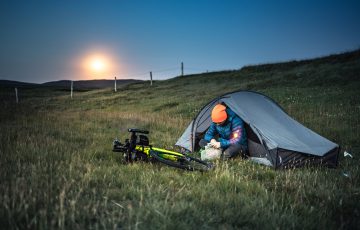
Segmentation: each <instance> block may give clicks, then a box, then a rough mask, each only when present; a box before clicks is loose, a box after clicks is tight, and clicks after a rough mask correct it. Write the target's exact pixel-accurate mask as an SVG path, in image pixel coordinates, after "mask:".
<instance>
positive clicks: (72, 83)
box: [71, 81, 74, 99]
mask: <svg viewBox="0 0 360 230" xmlns="http://www.w3.org/2000/svg"><path fill="white" fill-rule="evenodd" d="M73 88H74V82H73V81H71V99H72V98H73Z"/></svg>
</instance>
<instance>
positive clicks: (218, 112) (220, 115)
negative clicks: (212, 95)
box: [211, 104, 227, 123]
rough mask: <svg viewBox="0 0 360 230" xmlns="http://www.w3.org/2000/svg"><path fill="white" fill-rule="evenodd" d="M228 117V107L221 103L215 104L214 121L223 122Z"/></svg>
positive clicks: (212, 116) (212, 114)
mask: <svg viewBox="0 0 360 230" xmlns="http://www.w3.org/2000/svg"><path fill="white" fill-rule="evenodd" d="M226 118H227V113H226V107H225V106H223V105H221V104H217V105H215V107H214V108H213V110H212V112H211V119H212V121H213V122H215V123H221V122H223V121H225V120H226Z"/></svg>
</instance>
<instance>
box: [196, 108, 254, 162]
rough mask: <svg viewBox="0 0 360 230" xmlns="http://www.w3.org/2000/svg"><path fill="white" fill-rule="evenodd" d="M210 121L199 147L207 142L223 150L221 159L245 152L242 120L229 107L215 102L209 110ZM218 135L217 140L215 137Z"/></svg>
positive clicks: (245, 141)
mask: <svg viewBox="0 0 360 230" xmlns="http://www.w3.org/2000/svg"><path fill="white" fill-rule="evenodd" d="M211 120H212V123H211V125H210V127H209V129H208V130H207V132H206V133H205V136H204V139H201V140H200V142H199V145H200V147H201V148H203V147H205V146H206V145H207V144H208V143H210V145H212V146H213V147H214V148H221V149H222V150H223V159H229V158H232V157H234V156H236V155H238V154H239V153H242V154H245V153H246V152H247V149H248V146H247V138H246V132H245V128H244V121H243V120H242V119H241V118H240V117H239V116H237V115H236V114H235V113H234V112H233V111H232V110H231V109H230V108H227V107H226V106H224V105H222V104H217V105H216V106H215V107H214V108H213V110H212V112H211ZM217 136H218V140H216V139H215V138H216V137H217Z"/></svg>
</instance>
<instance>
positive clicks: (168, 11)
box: [0, 0, 360, 83]
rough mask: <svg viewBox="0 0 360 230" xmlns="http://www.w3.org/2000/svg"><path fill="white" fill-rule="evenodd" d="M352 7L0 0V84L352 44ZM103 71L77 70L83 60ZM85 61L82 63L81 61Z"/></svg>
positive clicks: (358, 16)
mask: <svg viewBox="0 0 360 230" xmlns="http://www.w3.org/2000/svg"><path fill="white" fill-rule="evenodd" d="M359 12H360V1H350V0H342V1H320V0H318V1H317V0H313V1H308V0H303V1H290V0H287V1H281V0H274V1H258V0H254V1H250V0H249V1H242V0H237V1H230V0H207V1H205V0H181V1H180V0H167V1H166V0H142V1H140V0H118V1H91V0H88V1H60V0H59V1H51V0H47V1H45V0H44V1H39V0H37V1H32V0H28V1H18V0H10V1H7V0H2V1H0V30H1V36H0V44H1V45H0V79H8V80H18V81H26V82H35V83H43V82H47V81H54V80H61V79H72V80H83V79H95V78H98V79H100V78H101V79H103V78H107V79H110V78H113V76H117V77H118V78H136V79H144V80H146V79H148V78H149V71H153V77H154V79H167V78H171V77H174V76H177V75H179V74H180V63H181V62H184V67H185V74H190V73H199V72H205V71H218V70H232V69H240V68H241V67H243V66H244V65H253V64H261V63H272V62H278V61H287V60H299V59H306V58H312V57H319V56H324V55H328V54H333V53H339V52H344V51H350V50H355V49H359V48H360V13H359ZM95 54H96V55H100V56H101V57H103V58H104V59H105V61H104V62H106V68H107V69H106V71H105V70H104V71H98V72H97V71H95V70H93V69H91V67H89V66H84V65H85V64H84V62H85V60H86V59H87V58H88V57H90V56H93V55H95ZM88 65H89V64H88Z"/></svg>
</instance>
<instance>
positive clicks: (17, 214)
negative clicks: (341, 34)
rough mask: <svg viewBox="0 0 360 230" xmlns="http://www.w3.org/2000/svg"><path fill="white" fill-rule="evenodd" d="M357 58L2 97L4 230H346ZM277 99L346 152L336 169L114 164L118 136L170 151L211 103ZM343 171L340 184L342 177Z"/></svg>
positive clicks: (358, 189) (355, 185)
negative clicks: (145, 134)
mask: <svg viewBox="0 0 360 230" xmlns="http://www.w3.org/2000/svg"><path fill="white" fill-rule="evenodd" d="M358 53H359V52H355V55H354V53H351V55H348V56H349V57H348V56H345V57H343V56H334V57H333V58H325V59H320V60H314V61H308V62H304V63H302V62H300V63H294V62H291V63H289V64H288V65H286V63H283V64H281V65H264V66H252V67H247V68H244V69H242V70H238V71H224V72H217V73H207V74H200V75H193V76H185V77H179V78H175V79H171V80H167V81H157V82H154V85H153V87H149V84H148V83H147V82H144V83H136V84H131V85H128V86H125V87H123V88H121V89H120V90H118V92H117V93H114V92H112V91H111V89H103V90H93V91H88V92H76V93H75V94H74V99H72V100H71V99H70V95H69V93H68V92H66V91H57V90H54V89H51V88H47V89H44V88H41V89H37V88H27V89H21V88H20V89H19V95H20V103H19V104H15V103H14V101H15V98H14V96H13V94H14V92H13V89H8V88H6V87H2V88H0V98H1V101H0V103H1V105H0V106H1V108H2V109H1V110H0V130H1V132H0V156H1V159H0V226H1V227H2V228H4V229H24V228H31V229H185V228H203V229H213V228H215V229H231V228H250V229H253V228H261V229H277V228H278V229H299V228H301V229H355V228H358V226H359V224H360V222H359V218H360V186H359V184H360V181H359V175H360V172H359V163H360V160H359V156H358V153H359V152H360V145H359V141H358V140H359V138H360V116H359V115H360V99H359V96H358V95H359V88H360V80H359V79H360V78H359V77H360V76H359V75H360V57H359V54H358ZM240 89H243V90H255V91H258V92H262V93H265V94H266V95H268V96H270V97H272V98H273V99H275V100H276V101H277V102H278V103H279V104H280V105H281V106H282V107H283V108H284V109H285V110H286V111H287V112H288V113H289V114H290V115H291V116H292V117H294V118H295V119H297V120H298V121H299V122H301V123H303V124H305V125H306V126H307V127H309V128H311V129H313V130H314V131H316V132H318V133H319V134H321V135H323V136H325V137H327V138H328V139H330V140H332V141H334V142H337V143H339V144H340V145H341V147H342V150H343V151H344V150H346V151H348V152H351V153H352V154H353V155H354V158H353V159H350V158H344V157H343V156H340V161H339V167H338V168H337V169H328V168H322V167H312V168H299V169H290V170H283V171H282V170H280V171H274V170H273V169H271V168H267V167H264V166H260V165H256V164H253V163H251V162H249V161H244V160H242V159H234V160H231V161H228V162H217V167H216V169H215V170H214V171H211V172H208V173H198V172H186V171H181V170H178V169H174V168H170V167H166V166H163V165H160V164H150V163H141V162H138V163H134V164H124V162H123V161H122V159H121V156H119V155H117V154H116V153H113V152H111V148H112V146H111V144H112V140H113V138H115V137H119V138H121V139H123V138H125V137H126V136H127V135H128V134H127V132H126V128H128V127H138V128H144V129H149V130H150V132H151V133H150V141H151V143H152V144H153V145H156V146H159V147H164V148H168V149H173V145H174V143H175V142H176V140H177V138H178V137H180V135H181V134H182V132H183V131H184V129H185V128H186V127H187V125H188V124H189V122H190V121H191V119H192V118H193V117H194V116H195V115H196V113H197V112H198V111H199V110H200V108H201V107H202V106H203V105H205V104H206V103H207V102H208V101H209V100H211V99H213V98H214V97H216V96H219V95H221V94H223V93H226V92H230V91H233V90H240ZM344 173H346V174H347V175H349V176H348V177H347V176H344Z"/></svg>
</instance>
